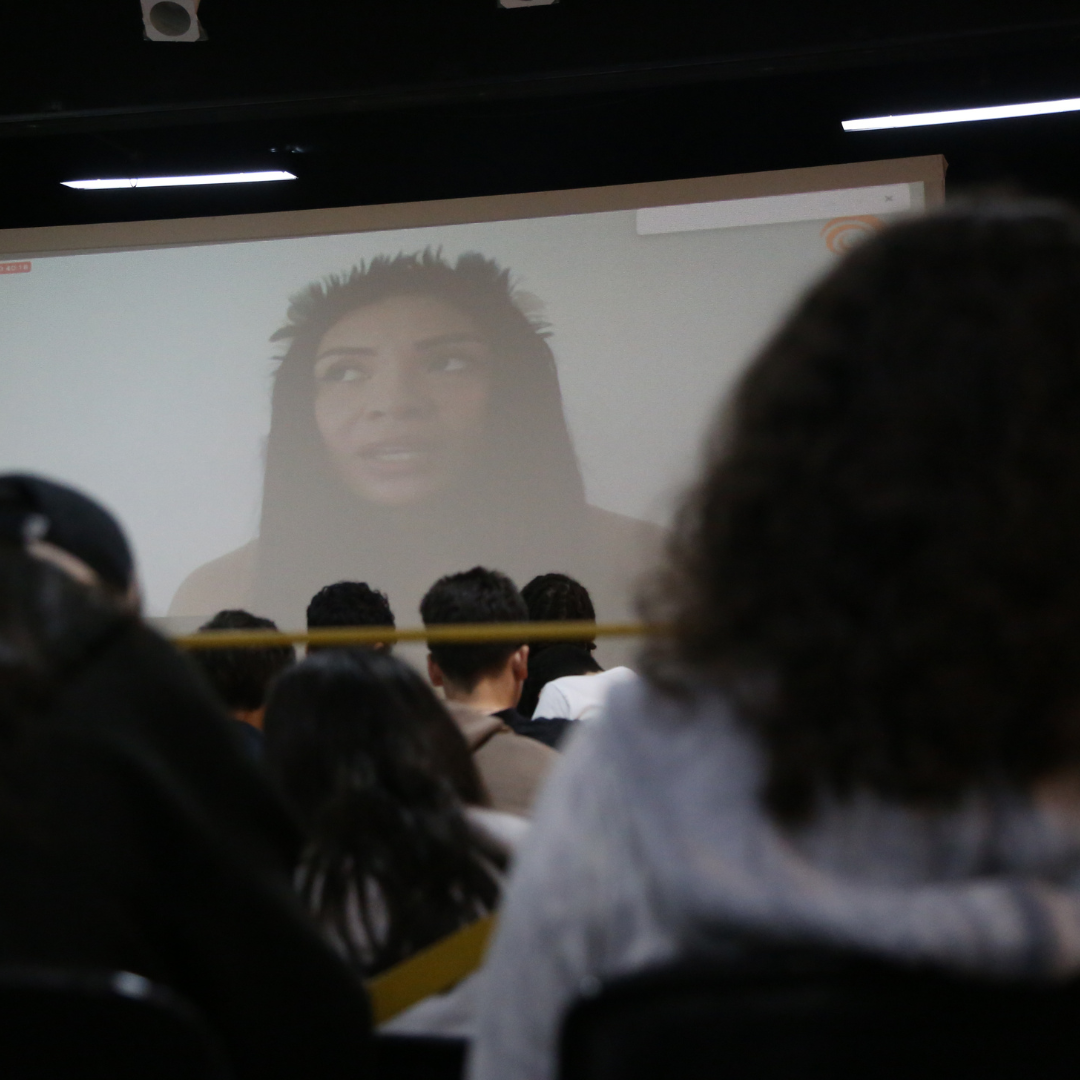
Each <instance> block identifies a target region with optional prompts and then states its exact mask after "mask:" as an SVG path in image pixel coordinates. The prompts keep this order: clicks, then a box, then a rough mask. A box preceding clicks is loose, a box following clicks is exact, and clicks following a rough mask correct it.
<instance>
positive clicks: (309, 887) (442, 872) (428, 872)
mask: <svg viewBox="0 0 1080 1080" xmlns="http://www.w3.org/2000/svg"><path fill="white" fill-rule="evenodd" d="M264 731H265V735H266V746H265V750H266V762H267V765H268V766H269V768H270V770H271V772H272V773H273V774H274V775H275V776H276V777H277V778H278V780H279V781H280V783H281V786H282V787H283V789H284V790H285V792H286V794H287V796H288V797H289V798H290V799H291V801H292V802H293V804H294V805H295V806H296V808H297V809H298V811H299V812H300V814H301V816H302V818H303V820H304V821H305V823H306V825H307V829H308V835H309V846H308V851H307V855H306V857H305V862H304V866H303V874H302V888H303V892H304V896H305V899H306V900H307V902H308V904H309V905H310V906H311V908H312V909H313V910H314V912H315V914H316V917H317V918H318V919H319V921H320V922H321V923H322V924H323V926H325V927H326V928H327V930H328V931H329V932H330V934H331V936H332V937H333V938H334V939H335V940H337V941H339V942H340V943H341V944H342V946H343V947H344V948H345V949H346V950H347V952H348V953H349V955H350V958H351V959H352V961H353V962H354V963H355V964H356V965H357V966H358V967H359V968H360V969H361V970H362V971H363V972H364V973H365V974H369V975H370V974H374V973H376V972H378V971H381V970H383V969H384V968H386V967H390V966H392V965H393V964H395V963H398V962H399V961H400V960H403V959H405V958H406V957H408V956H410V955H412V954H413V953H414V952H416V951H417V950H418V949H421V948H423V947H424V946H425V945H427V944H429V943H431V942H433V941H435V940H437V939H438V938H440V937H443V936H444V935H446V934H448V933H450V932H452V931H453V930H455V929H457V928H458V927H459V926H461V925H463V924H464V923H466V922H468V921H470V920H471V919H473V918H476V917H477V916H478V915H480V914H482V913H484V912H486V911H490V910H491V909H492V908H493V907H494V905H495V902H496V899H497V896H498V883H497V880H496V876H495V872H494V869H493V867H494V864H493V855H492V853H490V852H487V851H485V849H484V848H483V846H482V842H481V841H479V840H478V839H477V838H476V836H475V835H474V834H473V833H472V832H470V830H469V828H468V825H467V823H466V820H465V818H464V815H463V810H462V803H463V801H481V800H483V798H484V795H483V790H482V787H481V785H480V781H479V779H478V778H477V777H476V774H475V766H473V764H472V761H471V758H470V756H469V753H468V749H467V747H466V745H465V741H464V739H463V737H462V736H461V735H460V733H458V732H457V729H456V728H455V727H454V724H453V721H452V720H451V719H450V717H449V716H448V715H447V713H446V711H445V710H444V709H443V708H442V706H441V705H440V703H439V701H438V700H437V699H436V697H435V695H434V694H433V693H432V691H431V690H430V688H429V687H428V686H427V685H426V684H425V683H424V681H423V680H422V679H421V678H420V676H419V675H417V674H416V672H414V671H413V670H412V669H411V668H409V667H408V665H407V664H405V663H403V662H402V661H400V660H397V659H395V658H394V657H392V656H386V655H383V654H380V653H377V652H374V651H361V650H355V651H350V650H334V651H327V652H320V653H318V654H316V655H315V656H313V657H310V658H309V659H307V660H305V661H303V662H302V663H301V664H298V665H297V666H296V667H294V668H292V669H290V670H289V671H287V672H286V673H285V674H284V675H282V676H281V678H280V679H279V680H278V682H277V683H276V684H275V687H274V690H273V692H272V694H271V696H270V702H269V704H268V706H267V711H266V720H265V725H264ZM453 736H456V738H457V742H458V744H459V750H460V751H461V753H462V754H463V759H462V757H460V756H459V757H449V755H450V754H452V751H451V750H450V748H451V747H452V746H453V745H454V744H453ZM470 770H471V773H472V775H471V778H470V777H469V771H470ZM463 796H464V799H463V798H462V797H463ZM350 913H352V914H350ZM351 917H358V918H359V921H360V924H361V926H362V929H363V937H364V938H365V939H366V940H365V941H364V942H359V943H358V942H357V941H356V940H355V935H353V934H351V933H350V929H349V927H350V919H351Z"/></svg>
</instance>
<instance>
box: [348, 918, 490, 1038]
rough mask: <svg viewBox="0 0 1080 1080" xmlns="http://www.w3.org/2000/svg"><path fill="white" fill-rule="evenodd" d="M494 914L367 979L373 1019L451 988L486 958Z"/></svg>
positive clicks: (377, 1020) (388, 1016) (381, 1018)
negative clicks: (485, 953)
mask: <svg viewBox="0 0 1080 1080" xmlns="http://www.w3.org/2000/svg"><path fill="white" fill-rule="evenodd" d="M494 928H495V916H494V915H485V916H484V917H483V918H482V919H477V920H476V921H475V922H471V923H469V924H468V926H464V927H462V928H461V929H460V930H457V931H455V932H454V933H452V934H450V935H449V936H447V937H444V938H441V939H440V940H439V941H436V942H435V944H434V945H429V946H428V947H427V948H426V949H421V950H420V952H418V953H416V954H415V955H413V956H410V957H409V959H408V960H402V962H401V963H400V964H397V965H395V966H394V967H392V968H390V970H389V971H384V972H383V973H382V974H381V975H376V976H375V977H374V978H372V979H368V981H367V984H366V985H367V991H368V995H369V996H370V998H371V1013H372V1019H373V1020H374V1021H375V1023H376V1025H378V1024H382V1023H385V1022H386V1021H387V1020H389V1019H391V1018H392V1017H394V1016H397V1014H398V1013H400V1012H404V1011H405V1010H406V1009H408V1008H409V1007H410V1006H412V1005H415V1004H416V1003H417V1002H418V1001H423V1000H424V998H426V997H430V996H431V995H432V994H440V993H442V992H443V991H444V990H449V989H450V987H452V986H454V985H455V984H456V983H459V982H461V980H462V979H464V978H465V976H466V975H471V974H472V973H473V972H474V971H475V970H476V969H477V968H478V967H479V966H480V963H481V961H482V960H483V959H484V952H485V950H486V949H487V944H488V939H489V938H490V937H491V932H492V930H494Z"/></svg>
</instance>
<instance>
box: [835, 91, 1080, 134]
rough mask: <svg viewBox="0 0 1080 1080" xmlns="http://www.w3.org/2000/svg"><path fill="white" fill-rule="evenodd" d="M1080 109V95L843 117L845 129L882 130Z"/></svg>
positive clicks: (1043, 114)
mask: <svg viewBox="0 0 1080 1080" xmlns="http://www.w3.org/2000/svg"><path fill="white" fill-rule="evenodd" d="M1063 112H1080V98H1062V99H1061V100H1060V101H1031V102H1028V103H1027V104H1026V105H988V106H986V107H984V108H980V109H946V110H945V111H943V112H923V113H904V114H902V115H900V116H870V117H867V118H866V119H863V120H843V121H841V123H842V124H843V127H844V130H845V131H880V130H881V129H883V128H905V127H924V126H926V125H929V124H963V123H967V122H968V121H971V120H1008V119H1010V118H1012V117H1014V116H1047V115H1049V114H1050V113H1063Z"/></svg>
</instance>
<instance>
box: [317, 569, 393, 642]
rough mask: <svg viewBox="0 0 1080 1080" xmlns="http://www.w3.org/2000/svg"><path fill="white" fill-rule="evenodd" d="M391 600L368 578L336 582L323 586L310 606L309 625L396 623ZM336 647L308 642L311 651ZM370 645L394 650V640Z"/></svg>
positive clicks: (376, 624) (382, 624)
mask: <svg viewBox="0 0 1080 1080" xmlns="http://www.w3.org/2000/svg"><path fill="white" fill-rule="evenodd" d="M396 625H397V624H396V623H395V622H394V613H393V611H391V610H390V601H389V600H388V599H387V597H386V594H385V593H381V592H379V590H378V589H373V588H372V587H371V586H370V585H368V583H367V582H366V581H337V582H335V583H334V584H333V585H326V586H324V587H323V588H321V589H320V590H319V591H318V592H317V593H316V594H315V595H314V596H313V597H312V598H311V602H310V603H309V604H308V606H307V628H308V629H309V630H329V629H333V628H334V627H337V626H396ZM326 648H333V646H328V645H309V646H308V647H307V651H308V653H309V654H310V653H313V652H318V651H319V650H320V649H326ZM370 648H373V649H378V650H380V651H382V652H392V651H393V648H394V646H393V643H392V642H387V641H380V642H377V643H376V644H375V645H372V646H370Z"/></svg>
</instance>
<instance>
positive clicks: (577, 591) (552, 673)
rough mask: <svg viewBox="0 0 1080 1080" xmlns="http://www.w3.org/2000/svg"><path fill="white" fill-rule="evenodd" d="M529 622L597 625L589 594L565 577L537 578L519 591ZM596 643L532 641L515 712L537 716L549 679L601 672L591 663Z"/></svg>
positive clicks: (578, 583)
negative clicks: (523, 684)
mask: <svg viewBox="0 0 1080 1080" xmlns="http://www.w3.org/2000/svg"><path fill="white" fill-rule="evenodd" d="M521 598H522V599H523V600H524V601H525V606H526V607H527V608H528V609H529V621H530V622H567V621H574V622H578V621H581V622H596V611H595V609H594V608H593V602H592V597H591V596H590V595H589V590H588V589H586V588H585V586H584V585H582V584H581V582H579V581H575V580H574V579H573V578H572V577H570V576H569V575H568V574H539V575H538V576H537V577H534V578H533V579H532V581H530V582H529V583H528V585H526V586H525V588H524V589H522V590H521ZM595 650H596V642H595V641H534V642H532V644H530V646H529V674H528V677H527V678H526V679H525V686H524V687H523V688H522V691H521V701H520V702H519V703H518V712H520V713H521V715H522V716H526V717H530V718H531V717H533V716H538V717H539V716H540V715H541V714H539V713H537V712H536V703H537V701H538V700H539V697H540V691H541V690H543V688H544V686H545V685H546V684H547V683H548V682H550V681H551V680H552V679H557V678H561V677H562V676H564V675H585V674H587V673H588V672H590V671H602V670H603V669H602V668H601V667H600V665H599V664H598V663H597V662H596V661H595V660H594V659H593V655H592V654H593V652H594V651H595Z"/></svg>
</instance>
